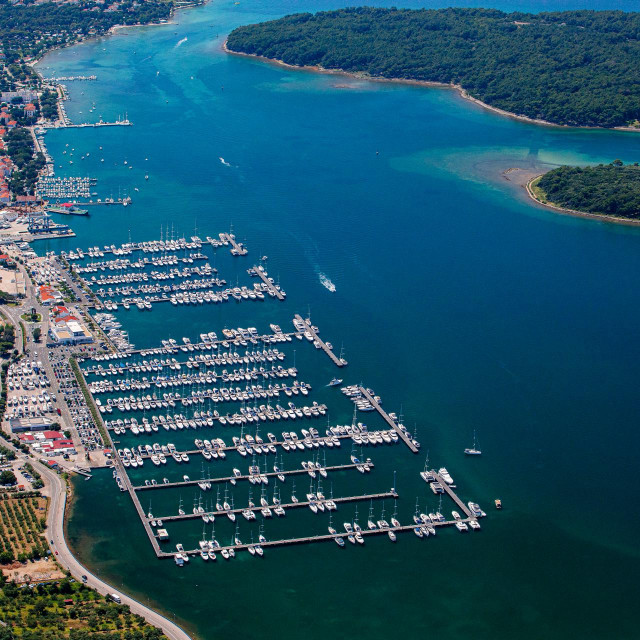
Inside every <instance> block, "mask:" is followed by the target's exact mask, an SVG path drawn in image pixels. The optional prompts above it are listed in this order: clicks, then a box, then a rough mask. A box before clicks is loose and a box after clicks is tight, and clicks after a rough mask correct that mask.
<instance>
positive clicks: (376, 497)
mask: <svg viewBox="0 0 640 640" xmlns="http://www.w3.org/2000/svg"><path fill="white" fill-rule="evenodd" d="M397 497H398V494H397V493H395V492H394V491H388V492H387V493H369V494H365V495H362V496H344V497H342V498H328V500H327V499H325V500H323V501H322V502H323V503H325V504H326V502H327V501H330V500H332V501H333V502H335V503H336V505H338V504H347V503H349V502H359V501H364V500H385V499H387V498H397ZM310 504H311V502H310V501H308V500H305V501H300V502H289V503H286V504H285V503H283V504H280V505H277V504H270V505H268V506H269V509H275V508H276V507H277V506H280V507H282V508H283V509H285V510H287V509H295V508H297V507H308V506H309V505H310ZM315 504H318V501H315ZM262 509H263V507H262V505H256V506H253V507H250V506H248V505H247V506H246V507H242V508H240V509H229V511H211V512H206V513H185V514H184V515H177V516H164V517H162V518H153V520H162V522H163V523H164V522H176V521H179V520H193V519H197V518H202V516H203V515H209V516H210V515H214V516H220V517H222V516H226V515H227V513H235V514H236V515H240V514H241V513H242V512H243V511H253V512H254V513H257V512H260V511H262Z"/></svg>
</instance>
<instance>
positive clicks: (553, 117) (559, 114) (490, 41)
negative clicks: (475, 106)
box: [226, 7, 640, 128]
mask: <svg viewBox="0 0 640 640" xmlns="http://www.w3.org/2000/svg"><path fill="white" fill-rule="evenodd" d="M226 47H227V50H228V51H230V52H234V53H244V54H248V55H254V56H261V57H264V58H268V59H271V60H275V61H279V62H283V63H286V64H289V65H295V66H300V67H315V68H317V69H323V70H335V71H344V72H348V73H354V74H362V75H366V76H369V77H372V78H380V79H389V80H391V79H395V80H406V81H416V82H425V83H440V84H443V85H448V86H454V87H456V88H458V89H460V90H461V91H463V92H464V93H463V94H464V95H466V96H468V97H470V98H472V99H475V100H477V101H480V102H482V103H484V104H485V105H488V106H489V107H492V108H494V109H499V110H502V111H506V112H508V113H510V114H513V115H516V116H520V117H524V118H528V119H532V120H536V121H544V122H547V123H553V124H559V125H568V126H585V127H606V128H614V127H631V128H640V13H625V12H623V11H587V10H581V11H563V12H553V13H540V14H528V13H519V12H517V13H504V12H502V11H498V10H494V9H456V8H450V9H435V10H432V9H429V10H425V9H419V10H413V9H378V8H371V7H359V8H348V9H341V10H338V11H325V12H320V13H316V14H310V13H301V14H294V15H289V16H286V17H284V18H281V19H278V20H272V21H268V22H262V23H259V24H253V25H248V26H243V27H239V28H237V29H235V30H234V31H232V32H231V34H230V35H229V38H228V40H227V43H226Z"/></svg>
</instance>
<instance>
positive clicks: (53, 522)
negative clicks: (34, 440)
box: [36, 463, 191, 640]
mask: <svg viewBox="0 0 640 640" xmlns="http://www.w3.org/2000/svg"><path fill="white" fill-rule="evenodd" d="M36 464H37V467H38V471H39V472H40V473H41V474H42V476H43V477H44V478H46V480H47V482H48V484H49V486H50V487H51V503H50V505H49V513H48V514H47V527H48V530H47V535H48V536H49V539H50V540H53V545H51V546H52V549H53V551H55V552H57V553H58V555H57V556H56V560H57V561H58V562H59V563H60V564H61V565H62V566H63V567H64V568H65V569H68V570H69V571H70V572H71V574H72V575H73V577H74V578H76V579H77V580H81V576H83V575H85V576H87V581H86V584H88V585H89V586H90V587H92V588H94V589H95V590H96V591H98V592H99V593H101V594H103V595H107V594H109V593H116V594H118V595H119V596H120V599H121V600H122V604H126V605H129V607H130V608H131V611H132V613H137V614H138V615H140V616H142V617H143V618H145V619H146V620H147V622H149V623H150V624H152V625H154V626H156V627H160V628H161V629H162V631H163V633H164V634H165V636H167V638H169V640H191V636H189V635H188V634H187V633H185V632H184V631H183V630H182V629H181V628H180V627H179V626H178V625H176V624H174V623H173V622H171V620H169V619H168V618H165V617H164V616H163V615H161V614H159V613H157V612H156V611H153V610H152V609H149V608H148V607H147V606H145V605H143V604H142V603H140V602H138V601H137V600H134V599H133V598H131V597H130V596H128V595H126V594H124V593H122V592H121V591H118V590H117V589H115V588H114V587H112V586H111V585H109V584H107V583H106V582H103V581H102V580H100V578H98V577H97V576H95V575H93V574H92V573H91V572H89V571H88V570H87V569H86V568H85V567H83V566H82V565H81V564H80V563H79V562H78V561H77V560H76V559H75V557H74V556H73V554H72V553H71V551H70V549H69V547H68V546H67V541H66V540H65V537H64V512H65V506H66V502H67V494H66V490H65V486H64V483H63V481H62V480H61V478H60V477H59V476H58V474H56V473H54V472H53V471H51V470H50V469H47V468H46V467H45V466H44V465H41V464H38V463H36Z"/></svg>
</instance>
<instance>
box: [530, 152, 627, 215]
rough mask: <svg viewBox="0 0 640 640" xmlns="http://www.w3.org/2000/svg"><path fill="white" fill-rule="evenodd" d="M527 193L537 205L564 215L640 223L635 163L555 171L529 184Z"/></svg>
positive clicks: (617, 163)
mask: <svg viewBox="0 0 640 640" xmlns="http://www.w3.org/2000/svg"><path fill="white" fill-rule="evenodd" d="M528 191H529V194H530V195H531V196H532V197H533V198H534V199H535V200H537V201H538V202H540V203H542V204H545V205H548V206H551V207H554V208H557V209H559V210H561V211H566V212H567V213H574V214H581V213H582V214H585V215H586V216H588V217H592V216H594V217H599V218H602V219H611V220H612V221H616V222H633V223H640V166H638V163H635V164H633V165H624V164H623V163H622V162H621V161H620V160H616V161H614V162H612V163H611V164H607V165H604V164H600V165H598V166H595V167H569V166H562V167H558V168H557V169H553V170H551V171H549V172H548V173H545V174H544V175H543V176H540V177H538V178H536V179H535V180H533V181H531V183H530V184H529V185H528Z"/></svg>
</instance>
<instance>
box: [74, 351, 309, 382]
mask: <svg viewBox="0 0 640 640" xmlns="http://www.w3.org/2000/svg"><path fill="white" fill-rule="evenodd" d="M185 346H186V345H185ZM141 355H142V354H141ZM143 357H144V356H143ZM284 359H285V354H284V353H283V352H282V351H280V350H279V349H273V348H269V349H251V350H249V349H247V350H246V351H245V352H244V353H243V354H242V353H238V352H237V351H220V350H218V352H217V353H216V354H215V355H213V354H208V353H205V354H197V355H196V356H189V359H188V360H186V361H178V360H177V359H176V358H153V359H150V360H140V361H136V362H129V363H126V362H119V363H118V364H114V363H113V362H112V363H109V364H108V365H107V366H106V367H104V366H102V365H101V364H97V365H92V366H88V367H85V368H84V369H83V372H84V374H85V375H88V374H97V375H101V376H103V377H105V376H108V375H117V374H120V375H123V374H124V372H125V371H131V372H135V373H151V372H153V371H155V372H160V371H162V369H164V368H167V367H168V368H169V369H171V370H173V371H180V369H181V368H182V367H183V366H185V367H187V368H188V369H199V368H200V366H203V367H222V366H232V365H235V364H260V363H266V362H276V361H277V360H279V361H283V360H284ZM95 360H96V361H97V360H98V358H95ZM289 371H290V372H292V373H291V375H296V374H297V370H296V369H295V368H290V369H289ZM233 374H235V371H234V372H231V374H228V375H233ZM216 375H217V374H216Z"/></svg>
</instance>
